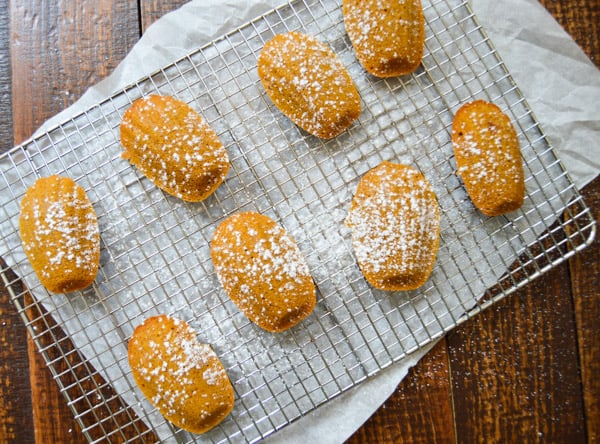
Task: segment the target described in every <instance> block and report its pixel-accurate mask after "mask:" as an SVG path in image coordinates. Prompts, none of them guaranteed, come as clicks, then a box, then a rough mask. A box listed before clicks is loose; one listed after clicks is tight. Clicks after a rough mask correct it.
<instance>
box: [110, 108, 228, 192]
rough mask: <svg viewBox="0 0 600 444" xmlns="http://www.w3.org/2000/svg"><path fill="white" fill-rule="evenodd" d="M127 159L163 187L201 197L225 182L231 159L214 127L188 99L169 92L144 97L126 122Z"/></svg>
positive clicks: (129, 114)
mask: <svg viewBox="0 0 600 444" xmlns="http://www.w3.org/2000/svg"><path fill="white" fill-rule="evenodd" d="M121 140H122V142H123V145H124V146H125V148H126V153H125V157H128V158H129V159H130V160H131V162H132V163H133V164H134V165H136V166H137V167H138V168H139V169H140V171H142V172H143V173H144V174H145V175H146V176H147V177H148V178H149V179H151V180H152V181H153V182H155V183H156V185H157V186H158V187H159V188H162V189H164V190H165V191H167V192H169V193H170V194H173V195H174V196H177V197H179V198H181V199H185V200H192V201H197V200H202V199H203V198H205V197H206V196H207V195H208V194H210V193H211V192H212V191H214V189H215V188H216V187H217V186H219V185H220V184H221V182H222V181H223V179H224V178H225V175H226V174H227V171H228V169H229V157H228V155H227V151H226V150H225V147H224V146H223V145H222V144H221V142H220V141H219V139H218V138H217V135H216V134H215V132H214V131H213V129H212V128H211V127H210V126H209V125H208V123H206V121H205V120H204V119H203V118H202V117H201V116H200V115H199V114H198V113H197V112H196V111H194V110H193V109H192V108H190V107H189V106H187V105H186V104H185V103H183V102H180V101H179V100H176V99H174V98H171V97H166V96H149V97H146V98H142V99H139V100H138V101H136V102H135V103H134V105H133V106H132V108H131V109H130V110H129V111H128V112H127V113H126V114H125V116H124V118H123V122H122V124H121Z"/></svg>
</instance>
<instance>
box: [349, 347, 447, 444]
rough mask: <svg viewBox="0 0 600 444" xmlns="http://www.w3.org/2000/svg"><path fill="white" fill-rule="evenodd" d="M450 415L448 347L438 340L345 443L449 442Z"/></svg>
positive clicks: (423, 443)
mask: <svg viewBox="0 0 600 444" xmlns="http://www.w3.org/2000/svg"><path fill="white" fill-rule="evenodd" d="M453 416H454V414H453V411H452V391H451V385H450V368H449V361H448V350H447V345H446V342H445V341H443V340H442V341H440V342H438V344H436V346H435V347H434V348H433V350H431V351H430V352H429V353H428V354H427V355H425V356H424V357H423V359H422V360H421V361H420V362H419V364H418V365H417V366H415V367H413V368H412V369H410V371H409V373H408V375H407V377H406V378H405V379H404V380H403V381H402V383H401V384H400V385H399V386H398V389H397V390H396V392H395V393H394V394H393V395H392V396H391V397H390V398H389V399H388V400H387V401H386V402H385V403H384V404H383V405H382V406H381V408H380V409H379V410H378V411H377V413H375V414H374V415H373V416H371V418H370V419H369V420H368V421H367V422H366V423H365V424H364V425H363V426H362V427H361V428H360V429H359V430H357V432H356V433H355V434H354V435H353V436H352V437H351V438H350V439H349V440H348V444H358V443H363V442H365V443H378V442H381V443H398V444H399V443H415V444H417V443H422V444H429V443H437V444H446V443H447V444H451V443H453V442H454V418H453Z"/></svg>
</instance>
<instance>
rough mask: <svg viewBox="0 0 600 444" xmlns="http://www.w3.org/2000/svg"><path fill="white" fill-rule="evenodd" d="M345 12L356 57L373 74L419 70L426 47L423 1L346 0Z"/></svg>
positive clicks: (344, 1)
mask: <svg viewBox="0 0 600 444" xmlns="http://www.w3.org/2000/svg"><path fill="white" fill-rule="evenodd" d="M342 11H343V15H344V25H345V26H346V32H347V33H348V37H349V38H350V41H351V42H352V46H353V48H354V51H355V52H356V56H357V58H358V60H359V61H360V63H361V64H362V65H363V66H364V67H365V69H366V70H367V71H368V72H369V73H370V74H372V75H374V76H377V77H396V76H400V75H404V74H409V73H411V72H413V71H414V70H415V69H417V67H418V66H419V64H420V63H421V59H422V58H423V50H424V47H425V19H424V18H423V7H422V5H421V1H420V0H404V1H381V0H343V2H342Z"/></svg>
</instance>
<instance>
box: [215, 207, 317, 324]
mask: <svg viewBox="0 0 600 444" xmlns="http://www.w3.org/2000/svg"><path fill="white" fill-rule="evenodd" d="M211 256H212V260H213V263H214V267H215V271H216V273H217V276H218V278H219V280H220V281H221V284H222V285H223V288H224V289H225V292H226V293H227V294H228V295H229V297H230V298H231V300H232V301H233V302H234V303H235V304H236V305H237V306H238V308H239V309H240V310H241V311H242V312H243V313H244V314H245V315H246V316H248V318H249V319H250V320H251V321H252V322H254V323H255V324H257V325H258V326H259V327H261V328H263V329H264V330H267V331H271V332H280V331H283V330H287V329H288V328H290V327H293V326H294V325H296V324H297V323H299V322H300V321H301V320H303V319H304V318H306V317H307V316H308V315H309V314H310V313H311V312H312V311H313V309H314V307H315V304H316V290H315V285H314V282H313V280H312V277H311V275H310V272H309V270H308V266H307V265H306V262H305V260H304V257H303V256H302V253H301V252H300V250H299V249H298V246H297V245H296V243H295V242H294V240H293V239H292V238H291V236H290V235H289V234H288V233H287V232H286V231H285V230H284V229H283V228H282V227H281V226H279V225H278V224H277V223H276V222H275V221H273V220H272V219H270V218H269V217H267V216H264V215H262V214H259V213H255V212H244V213H237V214H234V215H233V216H230V217H229V218H227V219H225V220H224V221H223V222H222V223H221V224H220V225H219V226H218V227H217V229H216V231H215V233H214V235H213V239H212V244H211Z"/></svg>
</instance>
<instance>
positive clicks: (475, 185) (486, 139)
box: [452, 100, 525, 216]
mask: <svg viewBox="0 0 600 444" xmlns="http://www.w3.org/2000/svg"><path fill="white" fill-rule="evenodd" d="M452 146H453V148H454V156H455V157H456V166H457V173H458V175H459V176H461V178H462V180H463V182H464V184H465V188H466V189H467V193H469V196H470V198H471V200H472V201H473V203H474V204H475V206H476V207H477V208H479V210H480V211H481V212H482V213H483V214H485V215H487V216H498V215H501V214H505V213H508V212H510V211H514V210H517V209H519V208H520V207H521V205H523V200H524V198H525V176H524V172H523V160H522V159H521V148H520V145H519V139H518V137H517V132H516V131H515V128H514V126H513V125H512V123H511V121H510V118H509V117H508V116H507V115H506V114H504V113H503V112H502V110H501V109H500V108H498V107H497V106H496V105H494V104H493V103H489V102H486V101H484V100H476V101H474V102H470V103H467V104H465V105H463V106H462V107H461V108H460V109H459V110H458V111H457V113H456V115H455V116H454V122H453V124H452Z"/></svg>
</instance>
